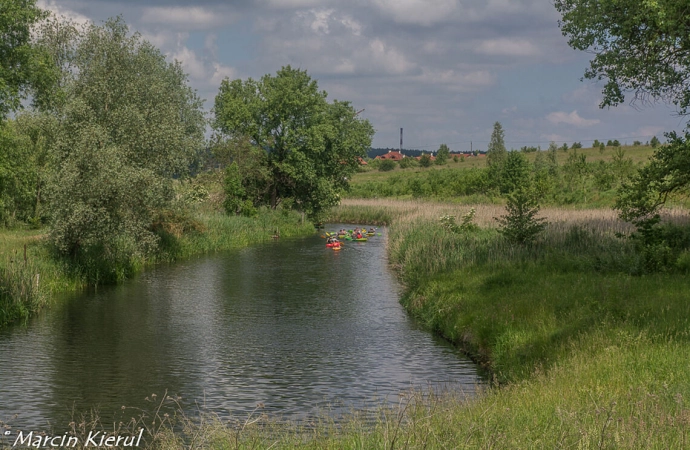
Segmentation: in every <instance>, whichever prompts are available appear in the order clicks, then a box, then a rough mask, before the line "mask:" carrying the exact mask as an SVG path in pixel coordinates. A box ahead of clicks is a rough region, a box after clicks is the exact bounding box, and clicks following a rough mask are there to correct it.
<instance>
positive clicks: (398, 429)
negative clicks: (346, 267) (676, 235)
mask: <svg viewBox="0 0 690 450" xmlns="http://www.w3.org/2000/svg"><path fill="white" fill-rule="evenodd" d="M343 203H344V204H343V205H342V206H341V207H339V208H337V209H335V210H334V211H333V214H332V215H331V217H330V218H329V220H331V221H352V222H356V223H379V224H381V223H386V224H391V227H390V228H389V237H388V239H389V241H388V243H389V259H390V263H391V264H392V266H393V268H394V270H395V271H396V272H397V274H398V275H399V277H400V278H401V280H402V281H403V282H404V283H405V285H406V294H405V296H404V298H403V304H404V306H405V308H406V309H407V310H408V311H409V312H410V313H411V314H412V315H414V316H415V317H417V318H418V319H419V320H420V321H421V322H422V323H423V324H424V325H425V326H426V327H427V328H428V329H430V330H433V331H434V332H436V333H439V334H441V335H443V336H445V337H446V338H447V339H449V340H451V341H453V342H455V343H456V344H457V345H460V346H462V347H463V348H464V349H465V350H466V351H467V352H468V353H470V354H472V355H473V356H474V358H475V359H476V360H477V361H480V362H481V363H482V364H484V365H485V366H486V367H488V368H489V369H490V370H491V371H492V372H493V380H494V384H495V387H494V388H491V389H487V390H484V391H481V392H479V393H478V394H477V395H476V396H470V397H469V398H466V397H465V396H463V394H462V393H457V392H441V393H438V392H416V393H409V394H408V395H405V396H402V397H401V400H400V403H399V405H398V406H397V407H393V408H384V407H381V409H380V410H379V413H378V415H377V417H376V419H375V420H374V421H373V422H372V421H371V418H370V417H369V418H368V419H367V418H366V417H365V416H363V415H362V414H360V413H357V412H355V413H353V415H352V416H350V417H349V418H346V419H345V420H344V421H338V422H337V423H336V422H335V421H334V420H333V419H331V418H328V417H327V416H326V417H324V418H323V419H322V420H318V421H313V422H310V423H307V424H295V425H285V424H280V423H276V422H273V421H271V419H268V418H265V417H262V416H261V415H260V414H258V413H257V415H256V416H252V417H249V418H246V420H237V421H235V422H232V423H224V422H221V421H220V420H218V419H217V418H215V417H213V416H205V417H203V418H201V419H197V420H192V419H186V420H190V422H188V423H189V424H191V425H192V426H190V427H188V428H187V429H188V430H193V436H194V437H197V438H199V439H203V440H205V442H208V443H209V445H213V443H215V444H218V445H220V444H227V445H226V446H228V447H233V448H269V447H270V448H274V449H275V448H296V447H300V448H309V449H341V448H352V449H358V448H468V449H469V448H652V449H657V448H658V449H668V448H687V446H688V445H689V444H690V403H689V399H690V366H689V365H688V358H687V355H688V354H690V331H688V330H690V302H688V294H687V293H688V292H689V291H688V288H690V282H689V281H688V277H687V273H688V269H690V266H688V264H687V262H688V254H687V252H686V253H683V254H681V255H680V256H679V257H678V260H677V261H676V266H675V267H673V268H672V269H670V270H668V271H666V272H665V273H645V271H644V263H645V261H644V259H643V258H641V256H640V255H639V253H638V252H636V251H635V248H634V245H633V242H631V241H630V240H629V239H621V238H619V237H617V236H616V233H626V232H629V231H631V230H630V227H629V226H628V225H627V224H625V223H622V222H620V221H619V220H618V219H617V218H616V216H615V214H614V213H613V211H610V210H576V211H573V210H558V209H545V210H543V214H544V215H545V216H546V217H547V218H548V219H549V222H550V225H549V227H548V229H547V231H546V233H545V234H544V236H542V238H541V239H540V240H539V241H538V242H537V243H535V245H533V246H532V247H529V248H523V247H513V246H510V245H507V244H506V243H505V242H504V241H503V240H502V239H501V237H500V235H499V233H498V232H497V230H496V223H495V221H494V219H493V217H496V216H498V215H500V214H502V213H503V211H502V209H501V208H497V207H496V206H494V205H475V209H476V216H475V217H476V221H477V223H478V224H479V225H480V226H481V228H480V230H479V231H477V232H473V233H453V232H450V231H448V230H447V229H445V228H443V227H442V226H441V225H440V223H439V217H440V215H442V214H443V215H454V216H455V217H458V218H459V217H461V216H463V215H464V214H466V213H467V212H468V210H469V207H461V206H457V205H443V204H439V203H433V204H425V203H424V202H400V201H397V202H389V201H380V200H379V201H375V200H367V201H357V200H348V201H345V202H343ZM666 219H667V220H669V221H671V222H675V223H677V224H681V225H687V213H686V212H685V211H672V212H670V213H669V214H667V216H666ZM683 229H684V228H683V227H679V232H680V233H682V230H683ZM190 436H191V435H190ZM190 436H187V437H190ZM152 437H155V440H154V442H155V445H156V446H157V447H160V448H170V449H172V448H178V447H179V445H180V443H181V442H182V439H183V438H182V437H181V436H180V435H179V434H178V435H175V434H174V433H172V432H170V431H169V429H168V431H167V432H166V431H163V432H161V433H158V434H155V435H153V436H152Z"/></svg>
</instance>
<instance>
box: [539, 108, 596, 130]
mask: <svg viewBox="0 0 690 450" xmlns="http://www.w3.org/2000/svg"><path fill="white" fill-rule="evenodd" d="M546 120H548V121H549V122H551V123H553V124H559V123H564V124H566V125H574V126H576V127H589V126H592V125H596V124H598V123H599V122H600V120H599V119H583V118H582V117H580V115H579V114H578V113H577V110H575V111H573V112H571V113H566V112H563V111H557V112H552V113H550V114H548V115H547V116H546Z"/></svg>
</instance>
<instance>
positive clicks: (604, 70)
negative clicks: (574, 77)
mask: <svg viewBox="0 0 690 450" xmlns="http://www.w3.org/2000/svg"><path fill="white" fill-rule="evenodd" d="M555 6H556V9H557V10H558V12H560V13H561V14H562V20H561V22H560V26H561V30H562V32H563V35H564V36H567V37H568V44H569V45H570V46H571V47H573V48H575V49H577V50H583V51H588V52H591V53H593V54H594V57H593V58H592V60H591V62H590V66H589V68H588V69H587V70H586V71H585V78H587V79H595V80H606V84H605V85H604V89H603V95H604V96H603V100H602V102H601V107H606V106H616V105H618V104H620V103H622V102H623V101H624V100H625V92H626V91H632V92H633V93H634V98H635V99H636V100H641V101H647V100H652V99H659V100H663V101H666V102H669V103H672V104H675V105H676V106H677V107H678V108H679V111H680V113H681V114H686V113H687V111H688V107H690V14H688V4H687V2H685V1H678V0H649V1H620V0H556V1H555Z"/></svg>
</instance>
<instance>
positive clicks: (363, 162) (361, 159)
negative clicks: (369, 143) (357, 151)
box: [357, 156, 369, 166]
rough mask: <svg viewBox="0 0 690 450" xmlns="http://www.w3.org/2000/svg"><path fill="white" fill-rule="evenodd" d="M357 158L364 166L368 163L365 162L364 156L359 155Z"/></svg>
mask: <svg viewBox="0 0 690 450" xmlns="http://www.w3.org/2000/svg"><path fill="white" fill-rule="evenodd" d="M357 159H359V164H360V165H361V166H366V165H367V164H369V163H368V162H366V161H365V160H364V158H362V157H361V156H358V157H357Z"/></svg>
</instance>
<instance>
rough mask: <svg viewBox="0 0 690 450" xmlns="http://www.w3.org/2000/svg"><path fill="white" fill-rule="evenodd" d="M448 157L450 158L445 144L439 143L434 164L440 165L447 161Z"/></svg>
mask: <svg viewBox="0 0 690 450" xmlns="http://www.w3.org/2000/svg"><path fill="white" fill-rule="evenodd" d="M448 158H450V149H449V148H448V146H447V145H446V144H441V146H440V147H439V148H438V151H437V152H436V164H438V165H439V166H442V165H443V164H446V163H447V162H448Z"/></svg>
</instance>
